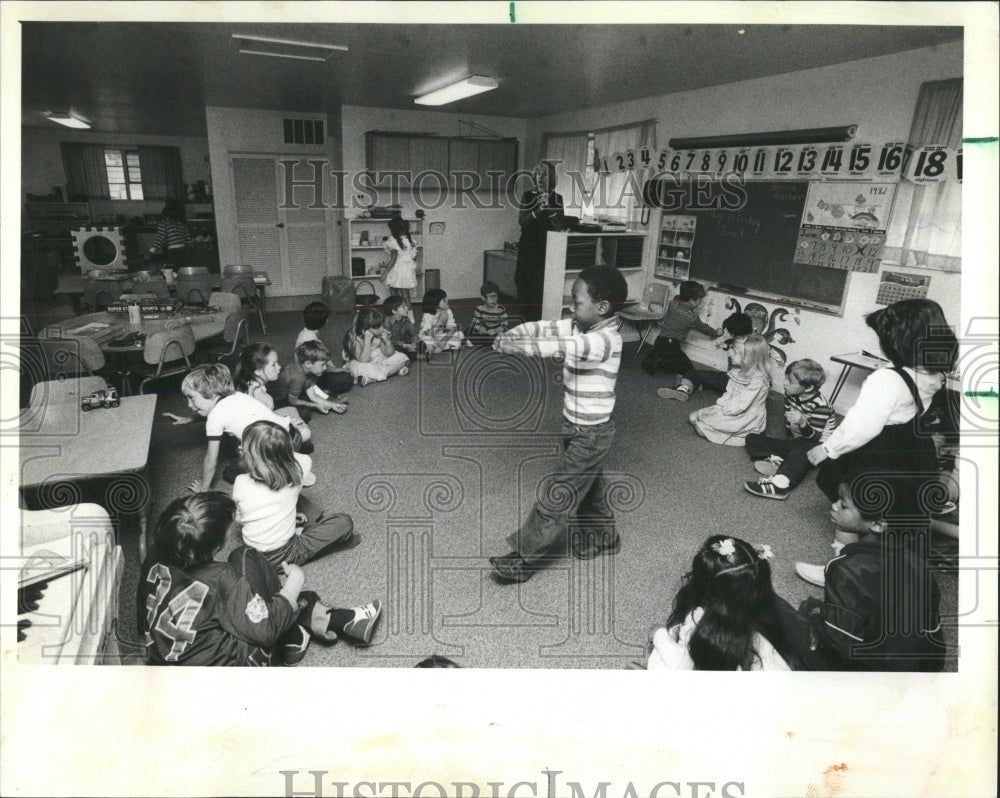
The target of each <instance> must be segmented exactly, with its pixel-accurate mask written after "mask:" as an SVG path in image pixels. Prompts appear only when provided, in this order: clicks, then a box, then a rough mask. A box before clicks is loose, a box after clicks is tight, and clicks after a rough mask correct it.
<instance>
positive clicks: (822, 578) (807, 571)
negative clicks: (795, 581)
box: [795, 562, 826, 587]
mask: <svg viewBox="0 0 1000 798" xmlns="http://www.w3.org/2000/svg"><path fill="white" fill-rule="evenodd" d="M795 573H797V574H798V575H799V577H800V578H802V579H805V580H806V581H807V582H808V583H809V584H810V585H816V587H826V566H824V565H810V564H809V563H806V562H797V563H795Z"/></svg>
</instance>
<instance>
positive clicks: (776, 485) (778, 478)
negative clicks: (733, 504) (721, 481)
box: [743, 358, 837, 499]
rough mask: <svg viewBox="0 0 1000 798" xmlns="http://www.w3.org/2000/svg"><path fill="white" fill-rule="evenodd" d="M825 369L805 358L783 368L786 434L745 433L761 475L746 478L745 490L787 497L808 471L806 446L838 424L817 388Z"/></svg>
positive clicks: (819, 440) (823, 438)
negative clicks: (774, 435) (783, 436)
mask: <svg viewBox="0 0 1000 798" xmlns="http://www.w3.org/2000/svg"><path fill="white" fill-rule="evenodd" d="M825 380H826V372H824V371H823V367H822V366H821V365H820V364H819V363H817V362H816V361H815V360H809V359H808V358H806V359H803V360H796V361H795V362H794V363H789V364H788V368H786V369H785V429H786V430H787V431H788V435H789V437H788V438H769V437H767V436H766V435H760V434H756V433H755V434H751V435H747V454H749V455H750V459H751V460H753V467H754V470H756V471H757V473H758V474H763V476H762V477H761V478H760V479H752V480H747V482H745V483H744V485H743V487H744V488H745V489H746V491H747V492H748V493H752V494H753V495H754V496H760V497H761V498H764V499H787V498H788V494H789V493H790V492H791V490H792V488H794V487H795V486H796V485H798V484H799V483H800V482H801V481H802V479H803V477H805V475H806V474H807V473H808V471H809V468H810V464H809V457H808V454H809V450H810V449H812V448H813V447H814V446H816V445H818V444H821V443H825V442H826V439H827V438H829V437H830V433H831V432H833V430H834V429H835V428H836V426H837V417H836V416H835V415H834V414H833V408H832V407H830V403H829V402H827V401H826V399H825V398H824V396H823V395H822V394H821V393H820V392H819V389H820V387H821V386H822V385H823V383H824V381H825Z"/></svg>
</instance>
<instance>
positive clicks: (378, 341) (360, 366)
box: [344, 308, 410, 385]
mask: <svg viewBox="0 0 1000 798" xmlns="http://www.w3.org/2000/svg"><path fill="white" fill-rule="evenodd" d="M344 360H346V361H347V369H348V371H350V372H351V376H352V377H354V379H355V380H357V381H358V383H359V384H360V385H367V384H368V383H370V382H384V381H385V380H387V379H388V378H389V377H391V376H393V375H394V374H399V375H400V376H402V377H405V376H406V375H407V374H409V372H410V369H409V363H410V359H409V358H408V357H407V356H406V353H405V352H397V351H396V347H394V346H393V345H392V340H391V339H390V338H389V331H388V330H387V329H385V316H383V315H382V311H381V310H379V309H378V308H362V309H361V310H359V311H358V316H357V318H356V319H355V320H354V329H351V330H348V331H347V332H346V333H344Z"/></svg>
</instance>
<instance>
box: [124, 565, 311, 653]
mask: <svg viewBox="0 0 1000 798" xmlns="http://www.w3.org/2000/svg"><path fill="white" fill-rule="evenodd" d="M136 611H137V613H138V615H139V629H140V630H141V631H142V632H144V633H145V637H146V654H147V659H148V661H149V663H150V664H152V665H269V664H270V663H271V650H272V649H273V647H274V645H275V642H276V641H277V639H278V637H279V636H280V635H281V633H282V632H284V631H285V630H286V629H287V628H288V627H289V626H291V625H292V622H293V620H294V618H295V613H296V610H295V609H294V608H293V607H292V605H291V604H290V603H289V602H288V601H287V599H285V597H284V596H281V595H275V596H273V597H272V598H270V599H265V598H264V597H263V596H261V595H260V594H259V593H256V592H254V590H253V588H251V587H250V583H249V582H247V580H246V579H245V578H244V577H243V575H242V574H240V572H239V571H237V570H236V569H235V568H234V567H233V566H232V565H230V564H229V563H226V562H208V563H203V564H202V565H199V566H196V567H195V568H192V569H191V570H190V572H185V571H182V570H180V569H179V568H176V567H174V566H172V565H166V564H164V563H161V562H152V563H149V564H148V565H147V567H145V568H144V569H143V572H142V575H141V579H140V582H139V590H138V601H137V603H136Z"/></svg>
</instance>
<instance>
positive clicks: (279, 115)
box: [205, 106, 343, 295]
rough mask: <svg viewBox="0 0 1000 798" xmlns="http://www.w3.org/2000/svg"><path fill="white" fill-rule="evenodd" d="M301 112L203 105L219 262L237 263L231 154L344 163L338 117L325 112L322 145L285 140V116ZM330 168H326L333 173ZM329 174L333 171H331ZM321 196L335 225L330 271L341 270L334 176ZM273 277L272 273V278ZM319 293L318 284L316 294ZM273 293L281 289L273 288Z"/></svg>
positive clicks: (335, 164) (314, 114)
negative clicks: (294, 157)
mask: <svg viewBox="0 0 1000 798" xmlns="http://www.w3.org/2000/svg"><path fill="white" fill-rule="evenodd" d="M296 113H297V112H293V111H271V110H255V109H249V108H220V107H214V106H206V107H205V121H206V124H207V127H208V150H209V159H210V161H211V164H212V175H213V176H214V192H215V226H216V229H217V231H218V236H219V263H220V264H223V265H224V264H226V263H239V262H240V249H239V236H238V233H237V228H236V209H235V204H234V198H233V185H232V176H231V174H230V166H229V158H230V155H231V154H233V153H243V154H248V153H254V154H269V155H276V156H278V155H301V154H305V155H308V156H310V157H313V156H314V157H315V158H317V159H321V160H325V161H327V162H328V163H329V170H334V169H339V167H340V141H339V140H338V139H337V137H336V136H337V132H338V130H339V124H338V120H337V119H336V117H334V118H333V119H331V117H330V115H327V116H326V121H325V127H326V134H327V135H326V140H325V142H324V143H323V144H318V145H310V144H285V143H284V133H283V128H282V119H284V118H286V117H294V116H295V115H296ZM298 113H301V114H302V115H303V116H309V117H311V118H312V117H317V116H319V115H320V114H322V113H323V112H322V111H317V110H315V109H314V110H311V111H302V112H298ZM329 170H328V172H329ZM327 176H328V177H329V174H327ZM323 201H324V203H325V204H327V205H328V206H330V207H331V210H330V212H329V216H330V220H331V221H330V224H331V225H333V236H332V242H331V248H332V257H333V264H332V266H331V268H330V273H332V274H340V273H341V272H342V268H343V267H342V265H341V260H340V258H341V247H340V236H341V232H340V231H341V228H340V225H339V221H338V219H339V217H340V215H341V214H340V212H339V210H336V208H335V204H336V201H337V200H336V197H335V196H334V193H333V189H332V180H327V181H326V184H325V185H324V194H323ZM272 279H273V278H272ZM319 292H320V286H319V285H318V284H317V286H316V291H315V293H317V294H318V293H319ZM272 293H274V294H275V295H278V294H280V293H281V292H280V291H274V290H272Z"/></svg>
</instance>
